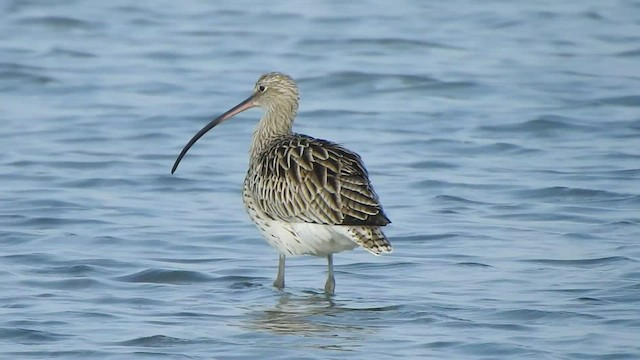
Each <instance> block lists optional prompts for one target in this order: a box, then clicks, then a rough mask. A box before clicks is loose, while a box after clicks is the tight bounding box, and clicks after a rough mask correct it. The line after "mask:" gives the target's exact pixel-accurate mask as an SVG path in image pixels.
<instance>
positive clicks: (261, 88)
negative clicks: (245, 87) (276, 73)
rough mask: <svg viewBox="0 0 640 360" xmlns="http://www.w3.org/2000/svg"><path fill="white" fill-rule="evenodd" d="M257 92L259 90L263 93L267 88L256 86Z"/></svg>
mask: <svg viewBox="0 0 640 360" xmlns="http://www.w3.org/2000/svg"><path fill="white" fill-rule="evenodd" d="M258 90H260V92H264V91H265V90H267V88H266V87H264V85H260V86H258Z"/></svg>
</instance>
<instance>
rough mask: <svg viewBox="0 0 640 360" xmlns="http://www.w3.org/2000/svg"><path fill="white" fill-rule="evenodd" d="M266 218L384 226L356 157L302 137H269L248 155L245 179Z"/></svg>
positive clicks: (375, 197)
mask: <svg viewBox="0 0 640 360" xmlns="http://www.w3.org/2000/svg"><path fill="white" fill-rule="evenodd" d="M245 186H247V191H250V192H251V194H252V197H253V199H254V201H255V203H256V206H258V207H259V209H260V210H261V211H262V212H264V213H265V214H266V215H267V216H269V217H271V218H273V219H277V220H281V221H286V222H292V223H314V224H324V225H353V226H365V227H369V226H376V227H377V226H384V225H387V224H389V223H390V222H391V221H390V220H389V219H388V218H387V216H386V215H385V214H384V211H383V209H382V206H381V204H380V201H379V199H378V196H377V195H376V193H375V191H374V190H373V187H372V186H371V183H370V182H369V176H368V173H367V170H366V168H365V167H364V165H363V164H362V160H361V159H360V156H358V155H357V154H356V153H354V152H352V151H350V150H347V149H345V148H344V147H342V146H340V145H338V144H335V143H332V142H329V141H326V140H320V139H315V138H312V137H309V136H306V135H300V134H290V135H287V136H282V137H280V138H277V139H274V140H273V141H272V142H271V143H270V144H269V146H266V147H265V149H264V151H262V152H261V153H259V154H258V155H256V156H254V157H252V159H251V163H250V166H249V171H248V173H247V179H246V181H245Z"/></svg>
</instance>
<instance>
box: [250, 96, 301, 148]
mask: <svg viewBox="0 0 640 360" xmlns="http://www.w3.org/2000/svg"><path fill="white" fill-rule="evenodd" d="M297 111H298V104H297V102H295V103H291V104H285V103H283V104H280V105H279V106H275V107H271V108H267V109H266V111H265V113H264V116H263V117H262V119H261V120H260V122H259V123H258V126H257V127H256V130H255V131H254V132H253V142H252V143H251V150H250V156H251V158H255V157H258V156H259V155H260V154H261V153H262V152H263V151H265V150H266V149H267V148H268V147H269V145H270V144H271V143H272V142H273V141H274V140H276V139H279V138H281V137H283V136H287V135H290V134H291V133H292V130H291V129H292V126H293V120H294V119H295V117H296V114H297Z"/></svg>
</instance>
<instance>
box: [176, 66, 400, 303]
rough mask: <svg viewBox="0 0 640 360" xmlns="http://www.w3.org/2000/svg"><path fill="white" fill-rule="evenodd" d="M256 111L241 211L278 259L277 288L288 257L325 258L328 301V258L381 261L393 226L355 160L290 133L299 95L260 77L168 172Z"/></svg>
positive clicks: (279, 77)
mask: <svg viewBox="0 0 640 360" xmlns="http://www.w3.org/2000/svg"><path fill="white" fill-rule="evenodd" d="M254 106H260V107H262V108H264V109H265V115H264V116H263V118H262V120H261V121H260V122H259V123H258V126H257V128H256V131H255V133H254V137H253V143H252V146H251V151H250V163H249V170H248V172H247V176H246V178H245V181H244V187H243V201H244V204H245V208H246V210H247V212H248V214H249V216H250V217H251V219H252V220H253V222H254V223H255V224H256V226H257V227H258V229H259V230H260V232H261V233H262V235H263V236H264V238H265V239H266V240H267V242H268V243H269V244H270V245H272V246H273V247H275V248H276V249H277V250H278V252H279V253H280V264H279V265H280V266H279V270H278V276H277V278H276V281H275V282H274V285H275V286H276V287H278V288H282V287H284V261H285V256H287V255H316V256H326V257H327V260H328V268H329V275H328V277H327V282H326V284H325V291H326V292H327V293H329V294H332V293H333V291H334V287H335V281H334V279H333V257H332V254H333V253H336V252H341V251H344V250H351V249H353V248H355V247H357V246H361V247H363V248H364V249H366V250H368V251H369V252H371V253H373V254H375V255H380V254H381V253H384V252H391V251H392V248H391V244H390V243H389V241H388V239H387V238H386V236H385V235H384V234H383V233H382V230H381V229H380V227H381V226H385V225H387V224H389V223H390V220H389V219H388V218H387V216H386V215H385V214H384V211H383V209H382V206H381V205H380V201H379V199H378V196H377V195H376V193H375V192H374V190H373V187H372V186H371V183H370V182H369V177H368V173H367V170H366V168H365V167H364V165H363V163H362V160H361V158H360V156H358V154H356V153H354V152H352V151H350V150H348V149H345V148H344V147H342V146H340V145H338V144H335V143H332V142H330V141H326V140H320V139H315V138H312V137H310V136H306V135H301V134H296V133H293V132H292V130H291V128H292V124H293V121H294V119H295V116H296V113H297V109H298V88H297V86H296V85H295V83H294V81H293V80H292V79H291V78H290V77H289V76H287V75H284V74H281V73H268V74H264V75H262V76H261V77H260V79H259V80H258V82H257V83H256V86H255V89H254V92H253V94H252V95H251V96H250V97H249V98H248V99H247V100H245V101H243V102H242V103H240V104H239V105H237V106H236V107H234V108H232V109H231V110H229V111H227V112H226V113H224V114H223V115H221V116H219V117H218V118H216V119H215V120H213V121H212V122H211V123H209V124H208V125H207V126H205V127H204V128H203V129H202V130H201V131H200V132H198V134H196V135H195V136H194V137H193V138H192V139H191V141H190V142H189V143H188V144H187V145H186V146H185V147H184V149H183V150H182V152H181V154H180V155H179V156H178V159H177V160H176V162H175V164H174V167H173V170H172V172H173V171H175V169H176V168H177V166H178V163H179V162H180V160H181V159H182V157H183V156H184V155H185V154H186V152H187V151H188V150H189V148H190V147H191V146H192V145H193V144H194V143H195V142H196V141H197V140H198V139H199V138H200V137H202V135H204V134H205V133H206V132H207V131H209V130H210V129H211V128H213V127H214V126H216V125H218V124H219V123H221V122H223V121H225V120H227V119H229V118H231V117H232V116H234V115H235V114H237V113H239V112H242V111H244V110H246V109H248V108H251V107H254Z"/></svg>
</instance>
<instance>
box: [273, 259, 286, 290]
mask: <svg viewBox="0 0 640 360" xmlns="http://www.w3.org/2000/svg"><path fill="white" fill-rule="evenodd" d="M273 286H275V287H276V288H278V289H279V290H282V289H284V255H283V254H280V260H279V262H278V276H276V280H275V281H274V282H273Z"/></svg>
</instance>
